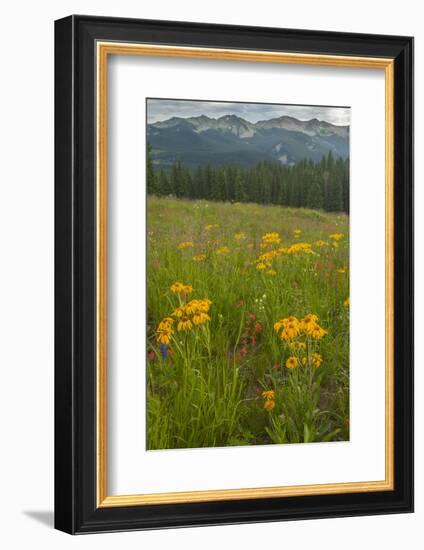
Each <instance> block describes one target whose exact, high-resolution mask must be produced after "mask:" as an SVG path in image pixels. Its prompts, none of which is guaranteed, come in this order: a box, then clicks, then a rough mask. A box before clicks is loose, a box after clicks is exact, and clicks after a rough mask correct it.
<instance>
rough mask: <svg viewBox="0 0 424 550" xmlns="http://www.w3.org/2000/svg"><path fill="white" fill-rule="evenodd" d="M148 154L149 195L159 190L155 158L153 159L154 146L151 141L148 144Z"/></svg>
mask: <svg viewBox="0 0 424 550" xmlns="http://www.w3.org/2000/svg"><path fill="white" fill-rule="evenodd" d="M146 155H147V162H146V166H147V170H146V172H147V174H146V176H147V193H148V194H149V195H153V194H155V193H157V192H158V187H157V177H156V172H155V169H154V167H153V160H152V146H151V145H150V143H149V144H148V145H147V152H146Z"/></svg>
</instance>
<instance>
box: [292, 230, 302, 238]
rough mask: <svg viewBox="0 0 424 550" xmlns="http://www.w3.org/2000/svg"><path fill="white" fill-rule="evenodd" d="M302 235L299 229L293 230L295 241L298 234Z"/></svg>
mask: <svg viewBox="0 0 424 550" xmlns="http://www.w3.org/2000/svg"><path fill="white" fill-rule="evenodd" d="M301 233H302V230H301V229H294V230H293V235H294V237H295V238H296V239H297V238H298V237H300V234H301Z"/></svg>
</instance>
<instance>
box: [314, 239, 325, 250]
mask: <svg viewBox="0 0 424 550" xmlns="http://www.w3.org/2000/svg"><path fill="white" fill-rule="evenodd" d="M314 244H315V246H317V247H318V248H321V247H323V246H328V242H327V241H323V240H322V239H320V240H318V241H315V243H314Z"/></svg>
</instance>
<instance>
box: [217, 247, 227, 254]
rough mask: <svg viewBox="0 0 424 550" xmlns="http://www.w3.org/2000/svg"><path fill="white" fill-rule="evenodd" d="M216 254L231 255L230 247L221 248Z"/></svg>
mask: <svg viewBox="0 0 424 550" xmlns="http://www.w3.org/2000/svg"><path fill="white" fill-rule="evenodd" d="M216 253H217V254H229V253H230V249H229V248H228V246H221V247H220V248H218V249H217V250H216Z"/></svg>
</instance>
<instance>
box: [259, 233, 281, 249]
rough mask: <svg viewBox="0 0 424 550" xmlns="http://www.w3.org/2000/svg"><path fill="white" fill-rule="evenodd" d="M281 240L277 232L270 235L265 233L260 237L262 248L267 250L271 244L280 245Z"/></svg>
mask: <svg viewBox="0 0 424 550" xmlns="http://www.w3.org/2000/svg"><path fill="white" fill-rule="evenodd" d="M280 242H281V238H280V235H279V234H278V233H277V232H275V231H274V232H272V233H265V235H262V243H261V247H262V248H267V247H268V246H270V245H272V244H280Z"/></svg>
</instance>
